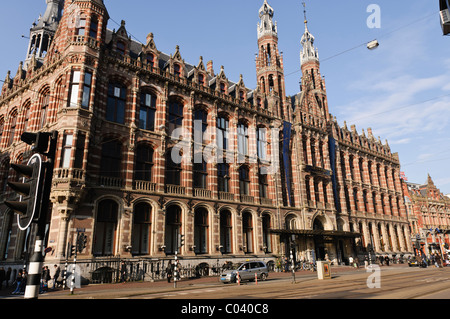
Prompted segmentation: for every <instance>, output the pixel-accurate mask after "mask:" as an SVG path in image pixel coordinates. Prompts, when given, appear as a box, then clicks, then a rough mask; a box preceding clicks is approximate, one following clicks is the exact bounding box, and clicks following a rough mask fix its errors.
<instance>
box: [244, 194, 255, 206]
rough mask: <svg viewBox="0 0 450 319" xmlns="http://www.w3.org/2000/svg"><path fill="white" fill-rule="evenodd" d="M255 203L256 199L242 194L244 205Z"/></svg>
mask: <svg viewBox="0 0 450 319" xmlns="http://www.w3.org/2000/svg"><path fill="white" fill-rule="evenodd" d="M254 201H255V198H254V197H253V196H250V195H243V194H241V202H242V203H250V204H253V203H254Z"/></svg>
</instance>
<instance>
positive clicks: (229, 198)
mask: <svg viewBox="0 0 450 319" xmlns="http://www.w3.org/2000/svg"><path fill="white" fill-rule="evenodd" d="M219 199H220V200H227V201H230V202H232V201H234V194H233V193H227V192H219Z"/></svg>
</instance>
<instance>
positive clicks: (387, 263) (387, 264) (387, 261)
mask: <svg viewBox="0 0 450 319" xmlns="http://www.w3.org/2000/svg"><path fill="white" fill-rule="evenodd" d="M384 261H385V262H386V266H389V257H388V255H386V256H385V257H384Z"/></svg>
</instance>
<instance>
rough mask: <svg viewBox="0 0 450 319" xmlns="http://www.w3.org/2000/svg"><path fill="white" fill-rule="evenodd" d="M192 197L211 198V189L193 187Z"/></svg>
mask: <svg viewBox="0 0 450 319" xmlns="http://www.w3.org/2000/svg"><path fill="white" fill-rule="evenodd" d="M194 197H203V198H211V190H209V189H203V188H194Z"/></svg>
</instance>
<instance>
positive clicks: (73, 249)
mask: <svg viewBox="0 0 450 319" xmlns="http://www.w3.org/2000/svg"><path fill="white" fill-rule="evenodd" d="M76 252H77V246H75V245H72V244H70V243H69V244H68V246H67V258H70V257H72V256H75V254H76Z"/></svg>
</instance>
